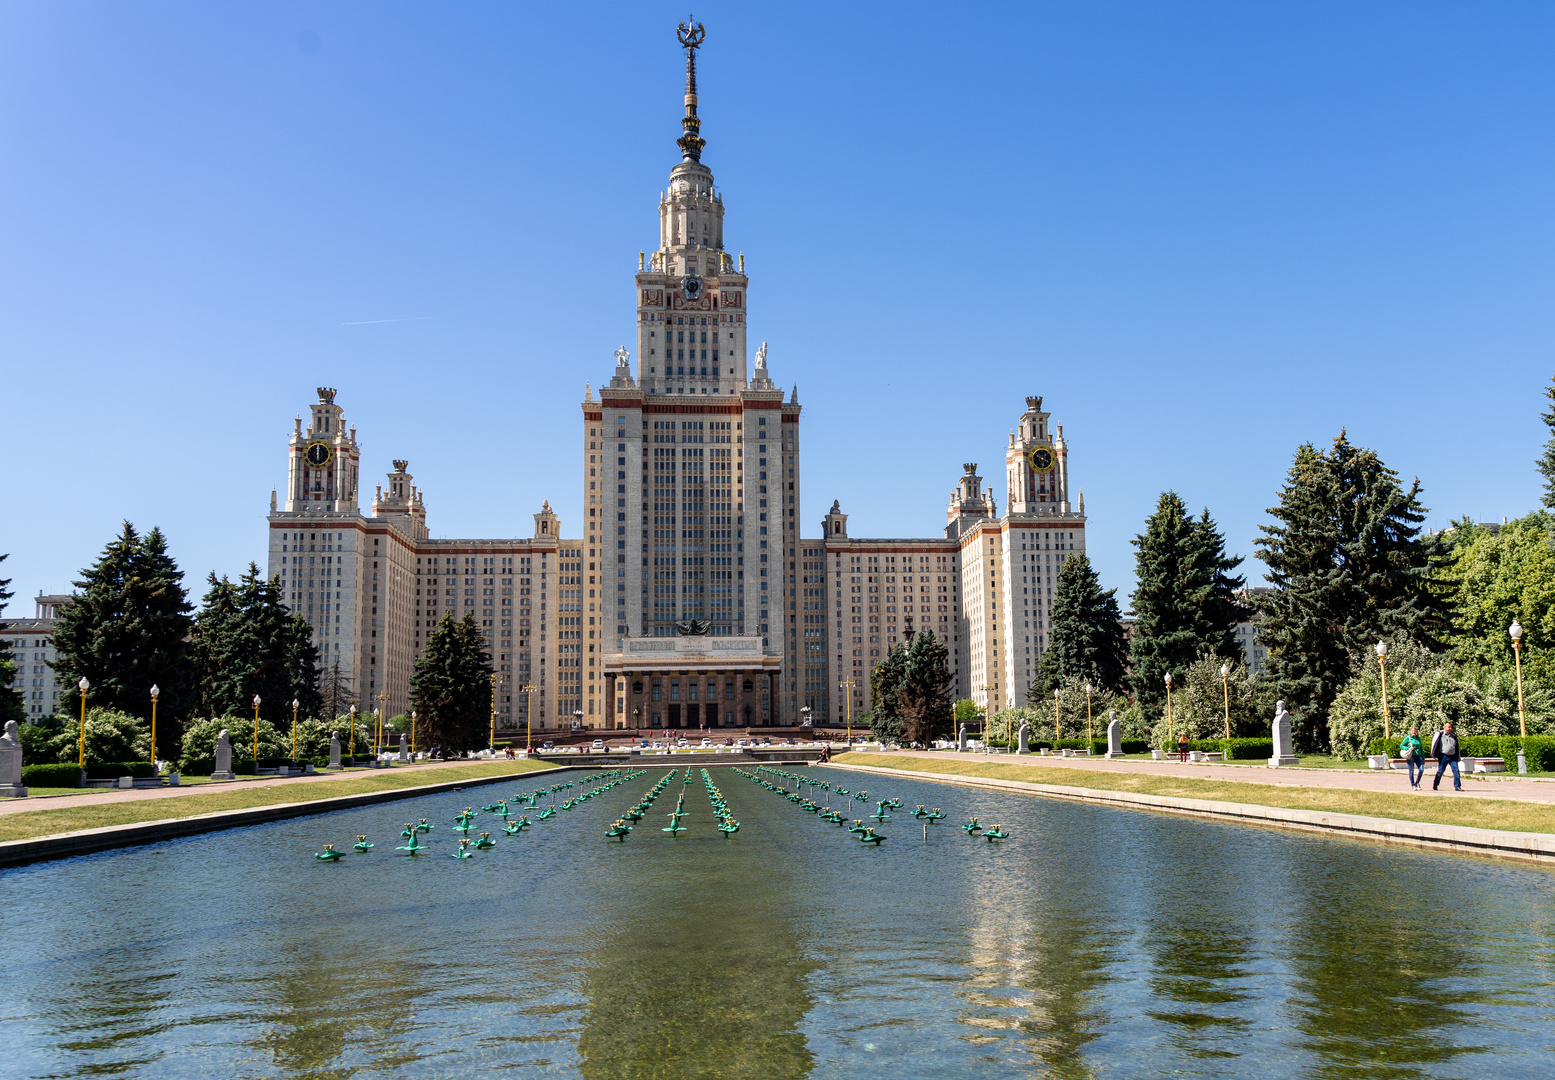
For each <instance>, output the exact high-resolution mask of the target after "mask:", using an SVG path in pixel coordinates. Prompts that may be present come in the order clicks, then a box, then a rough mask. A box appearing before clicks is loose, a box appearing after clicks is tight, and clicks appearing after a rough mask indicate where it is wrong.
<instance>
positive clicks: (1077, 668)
mask: <svg viewBox="0 0 1555 1080" xmlns="http://www.w3.org/2000/svg"><path fill="white" fill-rule="evenodd" d="M1120 618H1121V613H1120V612H1119V610H1118V600H1117V590H1116V589H1108V590H1106V591H1105V592H1104V591H1103V590H1102V587H1101V579H1100V578H1099V577H1098V576H1097V574H1096V570H1095V568H1094V567H1092V566H1091V560H1090V559H1088V558H1086V556H1085V555H1084V554H1083V553H1082V554H1079V555H1075V556H1072V557H1070V558H1069V559H1066V560H1065V561H1064V566H1063V569H1061V570H1060V571H1059V572H1058V591H1057V593H1056V594H1055V595H1054V597H1053V626H1052V629H1051V630H1050V631H1049V633H1048V643H1047V650H1046V652H1044V653H1043V656H1042V663H1043V668H1042V671H1043V676H1044V681H1045V679H1046V677H1047V675H1048V661H1049V659H1051V660H1052V674H1053V676H1054V682H1055V684H1056V683H1058V682H1061V681H1062V680H1064V679H1070V678H1073V679H1079V680H1080V681H1081V682H1082V683H1084V682H1089V683H1090V684H1091V685H1092V686H1093V687H1095V688H1096V689H1097V690H1105V691H1107V692H1109V693H1119V692H1121V691H1122V690H1123V684H1124V680H1125V678H1126V676H1127V674H1128V642H1127V641H1126V640H1125V639H1124V635H1123V625H1122V623H1121V622H1120V621H1119V619H1120ZM1055 688H1056V686H1046V685H1044V687H1043V698H1044V699H1046V698H1048V697H1051V696H1052V693H1053V690H1054V689H1055Z"/></svg>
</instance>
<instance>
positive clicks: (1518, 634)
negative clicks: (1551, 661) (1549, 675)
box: [1506, 619, 1528, 739]
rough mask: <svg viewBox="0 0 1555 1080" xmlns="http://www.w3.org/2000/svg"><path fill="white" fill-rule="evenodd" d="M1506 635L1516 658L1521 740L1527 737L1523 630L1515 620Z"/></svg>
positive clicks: (1518, 717)
mask: <svg viewBox="0 0 1555 1080" xmlns="http://www.w3.org/2000/svg"><path fill="white" fill-rule="evenodd" d="M1506 632H1507V634H1508V636H1510V637H1511V639H1512V655H1513V656H1515V657H1516V658H1517V720H1518V723H1519V724H1520V725H1521V730H1522V733H1523V738H1525V739H1526V738H1527V737H1528V715H1527V714H1526V713H1525V712H1524V711H1523V628H1522V626H1521V624H1519V623H1518V621H1517V620H1516V619H1513V620H1512V625H1511V626H1509V627H1507V631H1506Z"/></svg>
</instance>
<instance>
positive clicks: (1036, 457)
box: [1027, 446, 1053, 473]
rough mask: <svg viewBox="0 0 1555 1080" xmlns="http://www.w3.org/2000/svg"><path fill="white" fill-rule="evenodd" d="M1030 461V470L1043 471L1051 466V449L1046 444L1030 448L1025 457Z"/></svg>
mask: <svg viewBox="0 0 1555 1080" xmlns="http://www.w3.org/2000/svg"><path fill="white" fill-rule="evenodd" d="M1027 460H1028V461H1030V462H1031V471H1032V472H1039V473H1044V472H1047V471H1048V470H1049V469H1051V468H1052V467H1053V451H1052V450H1050V449H1048V448H1047V447H1046V446H1039V447H1037V448H1036V449H1034V450H1032V452H1031V455H1030V457H1029V458H1028V459H1027Z"/></svg>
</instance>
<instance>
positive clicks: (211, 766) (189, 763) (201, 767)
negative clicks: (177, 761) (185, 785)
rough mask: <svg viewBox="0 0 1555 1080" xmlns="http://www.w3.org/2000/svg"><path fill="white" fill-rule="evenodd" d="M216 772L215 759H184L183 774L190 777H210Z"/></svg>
mask: <svg viewBox="0 0 1555 1080" xmlns="http://www.w3.org/2000/svg"><path fill="white" fill-rule="evenodd" d="M215 771H216V759H215V758H208V757H207V758H184V761H183V772H185V773H187V774H188V775H190V776H209V775H210V774H211V773H213V772H215Z"/></svg>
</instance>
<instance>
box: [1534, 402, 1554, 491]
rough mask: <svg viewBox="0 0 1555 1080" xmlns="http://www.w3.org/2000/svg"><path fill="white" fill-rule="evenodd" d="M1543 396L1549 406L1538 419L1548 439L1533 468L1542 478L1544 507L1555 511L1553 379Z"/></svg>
mask: <svg viewBox="0 0 1555 1080" xmlns="http://www.w3.org/2000/svg"><path fill="white" fill-rule="evenodd" d="M1544 396H1545V398H1546V399H1547V400H1548V401H1550V402H1551V405H1550V407H1549V408H1548V409H1545V410H1544V412H1543V413H1541V414H1540V416H1539V419H1541V420H1543V421H1544V426H1545V427H1547V428H1549V429H1550V439H1549V441H1548V442H1546V443H1545V444H1544V453H1543V454H1541V455H1540V456H1539V459H1538V460H1537V461H1535V462H1534V466H1535V468H1537V469H1538V470H1539V472H1540V474H1541V475H1542V476H1543V477H1544V498H1543V502H1544V505H1545V506H1546V507H1548V508H1549V509H1551V510H1555V379H1551V380H1550V385H1549V386H1546V387H1545V388H1544Z"/></svg>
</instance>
